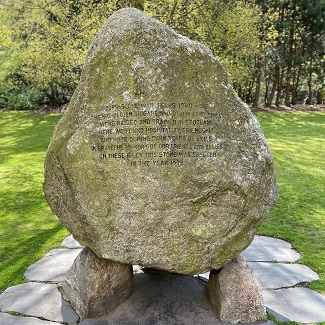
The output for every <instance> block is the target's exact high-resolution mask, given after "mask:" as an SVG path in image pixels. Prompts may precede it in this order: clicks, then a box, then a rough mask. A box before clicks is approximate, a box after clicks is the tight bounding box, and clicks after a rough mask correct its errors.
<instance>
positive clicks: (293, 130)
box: [257, 112, 325, 293]
mask: <svg viewBox="0 0 325 325" xmlns="http://www.w3.org/2000/svg"><path fill="white" fill-rule="evenodd" d="M257 117H258V119H259V121H260V123H261V125H262V129H263V131H264V134H265V136H266V138H267V140H268V142H269V144H270V147H271V150H272V153H273V157H274V161H275V168H276V173H277V182H278V186H279V201H278V204H277V206H276V207H275V208H274V210H273V211H272V213H271V215H270V216H269V217H268V218H267V219H266V220H265V222H264V223H263V224H262V226H261V227H260V229H259V232H260V233H261V234H266V235H270V236H276V237H280V238H283V239H285V240H287V241H289V242H290V243H291V244H292V245H293V247H294V248H295V249H296V250H297V251H298V252H299V253H301V254H302V258H301V259H300V261H299V262H301V263H303V264H306V265H308V266H310V267H311V268H312V269H313V270H314V271H315V272H317V273H318V274H319V276H320V277H321V279H320V280H319V281H314V282H312V284H311V288H313V289H316V290H318V291H319V292H322V293H325V113H324V112H277V113H258V114H257Z"/></svg>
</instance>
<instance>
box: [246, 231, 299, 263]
mask: <svg viewBox="0 0 325 325" xmlns="http://www.w3.org/2000/svg"><path fill="white" fill-rule="evenodd" d="M240 255H241V256H243V257H244V258H245V259H246V260H247V261H250V262H272V261H278V262H296V261H298V260H299V258H300V254H299V253H297V252H296V251H294V250H293V249H292V246H291V244H290V243H288V242H286V241H284V240H282V239H278V238H273V237H265V236H255V238H254V240H253V241H252V243H251V244H250V246H248V247H247V248H246V249H245V250H244V251H243V252H242V253H241V254H240Z"/></svg>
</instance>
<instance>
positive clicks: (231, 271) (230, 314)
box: [206, 256, 266, 323]
mask: <svg viewBox="0 0 325 325" xmlns="http://www.w3.org/2000/svg"><path fill="white" fill-rule="evenodd" d="M206 291H207V295H208V297H209V300H210V303H211V304H212V305H213V307H214V308H215V309H216V311H217V314H218V317H219V319H220V321H225V322H233V323H238V322H262V321H266V313H265V308H264V305H263V299H262V289H261V286H260V284H259V282H258V281H257V279H256V278H255V276H254V274H253V271H252V270H251V269H250V267H249V266H248V264H247V263H246V260H245V259H244V258H243V257H241V256H238V257H237V258H234V259H233V260H232V261H231V262H229V263H228V264H227V265H226V266H224V267H223V268H222V269H220V270H218V271H216V270H212V271H211V272H210V278H209V281H208V284H207V287H206Z"/></svg>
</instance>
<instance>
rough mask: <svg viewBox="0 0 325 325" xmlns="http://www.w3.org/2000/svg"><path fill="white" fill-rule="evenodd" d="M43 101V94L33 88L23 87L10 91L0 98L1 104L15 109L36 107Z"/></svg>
mask: <svg viewBox="0 0 325 325" xmlns="http://www.w3.org/2000/svg"><path fill="white" fill-rule="evenodd" d="M42 102H43V96H42V94H41V93H40V92H39V91H38V90H35V89H33V88H28V87H23V88H20V89H18V90H15V91H12V92H10V93H9V94H8V95H7V96H6V97H2V99H1V100H0V106H1V107H6V108H9V109H14V110H23V109H34V108H37V107H38V106H39V105H41V104H42Z"/></svg>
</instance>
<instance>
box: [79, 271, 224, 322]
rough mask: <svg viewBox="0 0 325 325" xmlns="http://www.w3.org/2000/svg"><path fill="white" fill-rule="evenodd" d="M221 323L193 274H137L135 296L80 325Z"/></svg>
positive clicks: (135, 277) (135, 276)
mask: <svg viewBox="0 0 325 325" xmlns="http://www.w3.org/2000/svg"><path fill="white" fill-rule="evenodd" d="M108 324H109V325H112V324H114V325H126V324H127V325H138V324H142V325H167V324H168V325H172V324H175V325H176V324H177V325H197V324H204V325H218V324H221V323H220V322H219V321H218V318H217V316H216V314H215V313H214V311H213V310H212V308H211V306H210V304H209V302H208V299H207V297H206V295H205V290H204V287H203V286H201V285H200V284H199V283H198V282H197V281H196V280H195V279H194V278H193V277H192V276H187V275H161V274H156V273H142V274H141V273H140V274H135V275H134V289H133V294H132V296H131V297H130V298H129V299H127V300H126V301H125V302H124V303H122V304H121V305H119V306H118V307H117V308H116V309H115V310H114V311H113V312H111V313H110V314H109V315H108V316H106V317H105V318H102V319H100V320H99V319H92V320H84V321H83V322H81V323H80V325H108Z"/></svg>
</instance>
